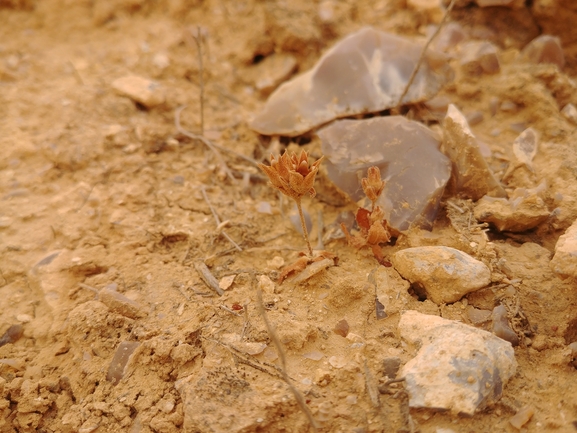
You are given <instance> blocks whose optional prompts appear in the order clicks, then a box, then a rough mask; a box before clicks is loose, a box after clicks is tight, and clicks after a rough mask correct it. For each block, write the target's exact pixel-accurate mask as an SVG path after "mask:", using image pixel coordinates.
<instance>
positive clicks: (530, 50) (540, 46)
mask: <svg viewBox="0 0 577 433" xmlns="http://www.w3.org/2000/svg"><path fill="white" fill-rule="evenodd" d="M523 56H524V57H525V58H526V59H527V60H529V61H530V62H532V63H553V64H554V65H557V66H558V67H559V69H563V66H565V55H564V54H563V48H562V47H561V41H560V40H559V38H558V37H556V36H551V35H541V36H538V37H536V38H535V39H533V40H532V41H531V42H529V43H528V44H527V46H526V47H525V48H523Z"/></svg>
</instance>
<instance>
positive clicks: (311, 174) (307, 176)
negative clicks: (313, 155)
mask: <svg viewBox="0 0 577 433" xmlns="http://www.w3.org/2000/svg"><path fill="white" fill-rule="evenodd" d="M308 158H309V156H308V154H307V153H306V152H305V151H304V150H303V151H302V152H301V154H300V156H299V157H297V156H296V154H294V153H292V152H291V153H289V152H285V153H283V155H282V156H281V157H279V158H277V159H275V157H274V155H271V156H270V166H267V165H264V164H259V165H258V166H259V167H260V169H261V170H262V171H263V172H264V173H265V174H266V175H267V176H268V178H269V180H270V185H271V186H272V187H273V188H275V189H278V190H279V191H280V192H282V193H283V194H284V195H286V196H287V197H290V198H292V199H293V200H294V201H295V203H296V205H297V208H298V210H299V216H300V219H301V227H302V229H303V236H304V238H305V242H306V243H307V247H308V250H309V256H310V257H312V256H313V249H312V247H311V243H310V241H309V235H308V230H307V226H306V223H305V217H304V215H303V209H302V205H301V198H302V197H303V196H304V195H305V194H307V193H308V194H309V195H310V196H311V198H312V197H314V196H315V195H316V191H315V188H314V183H315V177H316V175H317V173H318V171H319V165H320V163H321V161H322V160H323V158H324V157H321V158H319V159H318V160H317V161H316V162H315V163H314V164H313V165H310V166H309V159H308Z"/></svg>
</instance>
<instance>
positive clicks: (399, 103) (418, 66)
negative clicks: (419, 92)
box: [397, 0, 455, 107]
mask: <svg viewBox="0 0 577 433" xmlns="http://www.w3.org/2000/svg"><path fill="white" fill-rule="evenodd" d="M453 6H455V0H451V3H449V6H447V10H445V14H444V15H443V19H442V20H441V22H440V23H439V25H438V26H437V29H436V30H435V32H434V33H433V34H432V35H431V37H430V38H429V40H428V41H427V43H426V44H425V46H424V47H423V51H421V55H420V56H419V60H417V64H416V65H415V68H414V69H413V72H412V73H411V76H410V77H409V81H407V85H406V86H405V90H403V93H402V94H401V97H400V98H399V102H397V107H400V106H401V103H402V102H403V98H404V97H405V96H407V93H409V89H410V88H411V85H412V84H413V81H414V80H415V77H416V76H417V72H419V68H420V67H421V63H423V59H424V58H425V53H426V52H427V50H428V49H429V45H431V42H433V39H435V38H436V37H437V35H438V34H439V32H440V31H441V29H442V28H443V26H444V25H445V23H446V22H447V20H448V18H449V14H450V13H451V11H452V10H453Z"/></svg>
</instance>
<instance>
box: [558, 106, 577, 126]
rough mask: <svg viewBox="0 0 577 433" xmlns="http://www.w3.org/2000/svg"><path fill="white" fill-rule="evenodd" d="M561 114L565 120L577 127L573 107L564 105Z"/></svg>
mask: <svg viewBox="0 0 577 433" xmlns="http://www.w3.org/2000/svg"><path fill="white" fill-rule="evenodd" d="M561 114H562V115H563V116H564V117H565V119H567V120H568V121H570V122H571V123H574V124H575V125H577V108H575V105H573V104H567V105H565V106H564V107H563V109H562V110H561Z"/></svg>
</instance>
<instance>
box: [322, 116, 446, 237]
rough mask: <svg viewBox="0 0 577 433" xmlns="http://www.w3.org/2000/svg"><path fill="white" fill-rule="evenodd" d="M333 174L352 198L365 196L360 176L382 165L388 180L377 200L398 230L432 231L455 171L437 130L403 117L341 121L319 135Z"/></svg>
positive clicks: (329, 168) (338, 183)
mask: <svg viewBox="0 0 577 433" xmlns="http://www.w3.org/2000/svg"><path fill="white" fill-rule="evenodd" d="M318 135H319V137H320V138H321V140H322V152H323V154H324V155H325V156H326V158H327V160H326V163H325V166H326V167H327V172H328V175H329V178H330V179H331V180H332V181H333V183H334V184H335V185H336V186H337V187H339V188H340V189H341V190H343V191H344V192H346V193H347V194H348V195H349V196H350V197H351V198H352V199H353V200H355V201H356V200H358V199H360V198H361V197H363V196H364V194H363V191H362V188H361V183H360V179H362V178H363V177H366V175H367V169H368V168H369V167H371V166H377V167H379V169H380V170H381V177H382V178H383V179H385V181H386V184H385V189H384V191H383V193H382V194H381V196H380V197H379V200H378V202H377V203H378V204H379V205H380V206H381V207H382V208H383V209H384V210H385V215H386V218H387V221H388V223H389V225H390V226H391V227H392V228H394V229H395V230H398V231H404V230H407V229H409V228H410V227H412V226H417V227H421V228H426V229H430V228H431V227H432V224H433V222H434V220H435V217H436V214H437V210H438V207H439V201H440V199H441V196H442V195H443V191H444V189H445V185H446V183H447V181H448V180H449V177H450V175H451V163H450V161H449V160H448V159H447V157H446V156H445V155H443V154H442V153H441V152H440V150H439V146H440V141H439V139H438V138H437V136H436V134H435V133H434V132H433V131H432V130H430V129H429V128H427V127H426V126H424V125H422V124H421V123H418V122H414V121H411V120H407V119H406V118H404V117H402V116H388V117H374V118H372V119H365V120H338V121H336V122H334V123H332V124H331V125H329V126H327V127H325V128H323V129H322V130H320V131H319V133H318Z"/></svg>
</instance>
